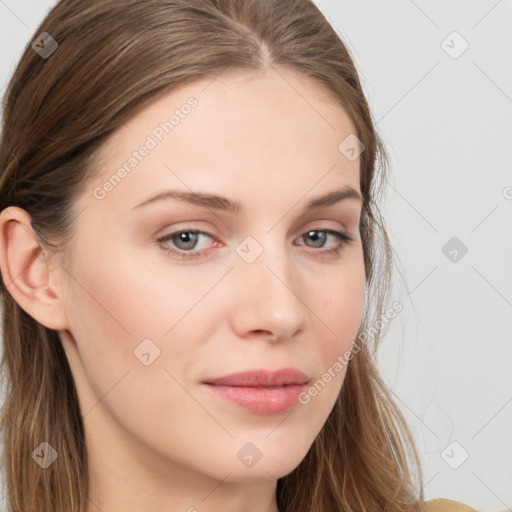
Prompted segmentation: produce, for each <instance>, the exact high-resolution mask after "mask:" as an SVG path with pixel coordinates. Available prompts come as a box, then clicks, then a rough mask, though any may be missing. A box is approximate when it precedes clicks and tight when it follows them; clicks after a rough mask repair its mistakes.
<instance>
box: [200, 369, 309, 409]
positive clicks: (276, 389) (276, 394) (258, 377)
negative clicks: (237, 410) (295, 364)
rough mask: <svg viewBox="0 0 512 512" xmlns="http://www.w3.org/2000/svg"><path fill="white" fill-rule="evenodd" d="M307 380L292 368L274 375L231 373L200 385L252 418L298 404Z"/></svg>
mask: <svg viewBox="0 0 512 512" xmlns="http://www.w3.org/2000/svg"><path fill="white" fill-rule="evenodd" d="M308 382H309V378H308V376H307V375H306V374H305V373H303V372H301V371H300V370H297V369H296V368H283V369H281V370H278V371H269V370H263V369H257V370H249V371H245V372H239V373H233V374H230V375H226V376H224V377H220V378H216V379H206V380H204V381H203V382H202V383H201V384H202V386H203V387H204V388H206V389H208V390H209V391H210V392H212V393H213V394H214V395H215V396H218V397H220V398H223V399H225V400H228V401H230V402H232V403H235V404H237V405H239V406H241V407H244V408H245V409H248V410H249V411H251V412H253V413H255V414H261V415H271V414H279V413H282V412H285V411H287V410H288V409H290V408H291V407H293V406H294V405H296V404H297V403H298V397H299V395H300V393H301V392H302V391H304V389H305V388H306V387H307V383H308Z"/></svg>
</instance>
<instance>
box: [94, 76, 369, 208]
mask: <svg viewBox="0 0 512 512" xmlns="http://www.w3.org/2000/svg"><path fill="white" fill-rule="evenodd" d="M354 132H355V129H354V126H353V124H352V122H351V120H350V118H349V116H348V115H347V113H346V112H345V110H344V109H343V108H342V107H341V105H340V104H339V103H338V102H337V101H336V99H335V98H334V97H333V95H332V94H331V93H330V92H329V91H328V90H327V89H326V88H325V87H323V86H322V85H320V84H318V83H317V82H316V81H314V80H312V79H306V78H305V77H304V76H303V75H302V74H301V73H299V72H297V71H294V70H289V69H283V68H279V69H277V68H275V69H267V70H265V71H258V72H253V71H251V72H233V71H232V72H230V73H226V74H220V75H219V76H216V77H209V78H203V79H200V80H197V81H195V82H191V83H188V84H184V85H181V86H179V87H177V88H176V89H173V90H171V91H168V92H166V93H165V94H164V95H162V96H161V97H160V98H158V99H157V100H155V101H154V102H153V103H151V104H150V105H149V106H147V107H146V108H144V109H143V110H141V111H139V112H138V113H137V114H136V115H135V116H134V117H132V118H131V119H130V120H129V121H128V122H127V123H125V124H124V125H121V127H120V128H119V129H118V130H117V131H116V132H115V133H114V134H112V135H111V136H110V138H109V139H108V140H107V141H106V143H105V144H104V145H103V147H102V148H101V151H100V155H99V156H100V159H99V160H98V173H97V176H96V179H95V182H94V186H95V187H97V186H98V185H99V186H100V187H101V186H103V185H105V184H107V187H106V188H107V189H108V194H107V195H106V197H105V199H107V201H105V202H104V204H105V203H111V205H114V204H115V205H124V206H127V205H129V204H134V203H135V202H137V200H139V199H140V198H142V197H143V196H144V195H148V194H150V193H151V192H154V191H155V190H157V189H159V188H163V187H169V188H177V187H179V188H182V189H184V190H186V189H189V190H200V189H209V190H211V191H212V192H219V191H222V192H224V194H223V195H226V194H225V193H226V190H231V192H232V193H233V194H236V193H239V192H241V191H243V190H244V189H245V190H253V191H257V190H258V189H261V187H262V186H267V187H268V186H274V187H277V189H280V190H281V192H282V193H283V194H284V193H285V192H286V190H285V189H283V187H285V188H288V189H290V188H291V189H294V188H295V189H299V190H300V189H303V190H302V192H303V193H304V192H306V189H307V188H311V187H312V186H313V185H314V183H315V181H318V180H319V179H321V178H322V177H323V176H324V175H325V178H323V179H324V180H327V181H329V180H337V181H336V184H338V185H339V184H340V177H341V178H342V181H341V183H342V184H351V185H352V186H353V187H354V188H357V189H358V188H359V186H358V182H359V160H355V161H351V160H349V159H347V158H346V157H345V156H344V155H343V153H342V152H341V151H340V149H339V146H340V143H341V142H342V141H343V140H344V139H345V138H346V137H347V136H348V135H350V134H353V133H354ZM332 182H333V183H334V182H335V181H332ZM108 183H110V185H108ZM214 189H215V190H214ZM88 192H89V200H90V199H91V197H90V196H91V192H92V190H89V191H88ZM269 192H270V190H269ZM294 194H296V191H294Z"/></svg>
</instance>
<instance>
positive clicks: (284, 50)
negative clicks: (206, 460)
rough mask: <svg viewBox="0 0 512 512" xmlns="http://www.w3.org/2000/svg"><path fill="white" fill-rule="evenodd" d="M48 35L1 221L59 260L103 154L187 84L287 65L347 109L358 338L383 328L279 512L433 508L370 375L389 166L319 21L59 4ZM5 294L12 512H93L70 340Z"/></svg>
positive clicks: (390, 405) (3, 160)
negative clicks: (358, 275)
mask: <svg viewBox="0 0 512 512" xmlns="http://www.w3.org/2000/svg"><path fill="white" fill-rule="evenodd" d="M42 32H47V33H48V34H49V35H50V36H51V37H52V38H53V39H54V40H55V41H56V42H57V44H58V47H57V48H56V49H55V52H54V54H53V55H47V56H46V58H45V57H43V56H42V55H40V54H38V52H36V51H35V50H34V48H33V47H31V45H30V44H28V45H27V47H26V48H25V51H24V53H23V55H22V57H21V59H20V61H19V63H18V65H17V67H16V69H15V72H14V74H13V76H12V79H11V80H10V82H9V84H8V88H7V90H6V94H5V97H4V101H3V125H2V138H1V149H0V173H1V174H0V210H3V209H4V208H6V207H7V206H10V205H14V206H18V207H20V208H23V209H24V210H26V211H27V212H28V213H29V215H30V217H31V221H32V227H33V229H34V232H35V234H36V236H37V238H38V240H39V241H40V243H41V244H42V245H43V244H44V246H45V247H46V248H51V249H52V250H54V251H62V250H64V249H65V246H66V241H68V240H69V237H70V235H71V234H72V231H73V225H74V224H73V223H74V214H73V212H74V211H73V204H74V200H75V199H76V197H77V196H78V195H79V194H80V193H81V192H82V191H83V190H84V187H85V186H86V183H88V180H89V179H90V178H91V177H93V176H94V172H95V171H96V170H97V167H98V160H97V159H96V156H97V153H98V151H99V149H100V147H101V145H102V143H103V142H104V141H105V140H106V138H107V137H108V136H109V135H110V134H111V133H113V132H114V130H116V129H117V128H119V127H120V126H121V125H122V124H123V123H124V122H126V121H127V120H128V119H129V118H131V117H132V116H134V115H135V114H136V113H137V112H138V111H139V110H141V109H142V108H143V107H145V106H147V105H148V104H149V103H150V102H153V101H155V100H156V99H158V98H159V97H160V96H162V95H163V94H166V93H167V92H169V91H170V90H172V89H173V88H175V87H177V86H179V85H182V84H185V83H187V82H192V81H194V80H197V79H199V78H203V77H209V76H212V77H213V76H215V75H217V74H219V73H221V72H223V71H224V70H226V69H227V70H240V71H244V70H247V71H249V70H258V69H263V68H265V67H268V66H287V67H289V68H292V69H294V70H295V71H299V72H301V73H302V74H303V75H305V76H308V77H310V78H312V79H315V80H316V81H317V83H319V84H322V85H323V86H325V87H327V89H328V90H329V91H330V92H331V93H332V95H333V97H334V98H335V99H336V100H337V101H338V102H339V104H340V105H341V106H342V107H343V108H344V109H345V111H346V112H347V114H348V115H349V117H350V119H351V121H352V122H353V124H354V126H355V128H356V133H357V137H358V138H359V139H360V140H361V141H362V143H363V144H364V151H363V152H362V153H361V155H360V188H361V192H362V195H363V199H364V203H363V209H362V216H361V223H360V232H361V237H362V241H363V251H364V262H365V269H366V286H367V294H366V296H365V306H366V307H365V311H364V315H363V321H362V324H361V327H360V334H364V333H366V332H368V329H373V331H372V336H371V340H370V341H371V343H366V342H364V343H362V342H361V343H359V344H357V349H358V350H357V355H355V356H354V357H353V358H351V359H350V361H349V363H348V364H349V366H348V369H347V373H346V376H345V381H344V383H343V387H342V390H341V392H340V395H339V397H338V399H337V402H336V404H335V406H334V408H333V410H332V412H331V414H330V415H329V417H328V419H327V421H326V423H325V425H324V426H323V428H322V430H321V432H320V433H319V435H318V436H317V438H316V439H315V441H314V443H313V445H312V447H311V449H310V450H309V452H308V453H307V455H306V457H305V458H304V459H303V461H302V462H301V463H300V464H299V466H298V467H297V468H296V469H295V470H293V471H292V472H291V473H290V474H288V475H286V476H284V477H283V478H280V479H279V480H278V483H277V503H278V506H279V509H280V511H281V512H332V511H336V510H343V511H345V512H355V511H364V512H377V511H379V512H383V511H393V512H406V511H407V512H411V511H417V510H423V506H424V501H423V493H422V485H421V484H422V472H421V468H420V461H419V457H418V454H417V451H416V449H415V446H414V442H413V438H412V436H411V433H410V431H409V429H408V427H407V425H406V422H405V419H404V417H403V416H402V414H401V412H400V410H399V408H398V407H397V405H396V404H395V402H394V401H393V399H392V396H391V392H390V391H389V390H388V389H387V388H386V385H385V384H384V382H383V381H382V380H381V378H380V376H379V373H378V371H377V369H376V366H375V363H374V356H375V347H376V345H377V343H378V342H379V340H380V339H381V337H382V333H383V329H384V326H383V324H384V323H383V322H380V325H379V318H381V317H382V316H383V314H384V312H385V309H386V308H388V309H389V305H388V300H389V289H390V284H391V274H392V270H393V259H392V249H391V246H390V242H389V239H388V236H387V233H386V229H385V227H384V222H383V219H382V216H381V214H380V213H379V208H378V204H379V202H380V197H381V194H382V191H383V187H384V185H385V183H386V175H387V172H388V171H387V168H388V166H389V163H388V157H387V156H386V151H385V148H384V146H383V143H382V141H381V139H380V138H379V136H378V134H377V133H376V131H375V127H374V123H373V120H372V116H371V112H370V109H369V106H368V104H367V101H366V98H365V96H364V93H363V90H362V87H361V84H360V81H359V77H358V73H357V71H356V69H355V67H354V64H353V61H352V58H351V56H350V54H349V52H348V51H347V48H346V47H345V45H344V44H343V42H342V41H341V40H340V38H339V36H338V35H337V34H336V32H335V31H334V30H333V28H332V27H331V25H330V24H329V23H328V22H327V20H326V19H325V17H324V16H323V15H322V13H321V12H320V11H319V10H318V8H317V7H316V6H315V5H314V4H313V3H312V2H311V1H310V0H145V1H141V0H102V1H93V2H83V1H81V0H61V1H60V2H59V3H57V5H55V7H54V8H53V9H52V10H51V11H50V13H49V14H48V16H47V17H46V18H45V19H44V20H43V22H42V23H41V25H40V26H39V27H38V28H37V30H36V32H35V34H34V36H33V38H32V40H35V39H36V36H38V35H39V34H41V33H42ZM44 37H47V36H44ZM46 41H47V44H49V43H48V41H50V40H49V39H47V40H46ZM43 46H45V45H44V44H40V47H43ZM340 142H341V141H340ZM1 292H2V296H3V308H4V309H3V339H4V353H3V359H2V370H3V371H4V372H5V374H6V375H5V376H4V379H5V381H6V382H7V386H6V399H5V405H4V409H3V413H2V417H1V419H0V421H1V424H0V427H1V429H2V433H3V441H4V453H3V465H4V467H5V471H6V483H7V492H8V500H9V503H10V506H11V508H12V512H70V511H74V512H84V511H86V510H87V508H88V485H89V480H88V463H87V447H86V445H85V440H84V428H83V423H82V418H81V412H80V407H79V403H78V398H77V393H76V389H75V385H74V380H73V376H72V373H71V371H70V368H69V365H68V361H67V358H66V355H65V352H64V350H63V348H62V346H61V342H60V339H59V336H58V333H57V332H56V331H54V330H52V329H48V328H46V327H45V326H43V325H41V324H39V323H38V322H36V321H35V320H34V319H33V318H32V317H31V316H29V315H28V314H27V313H26V312H25V311H24V310H23V309H22V308H21V307H20V306H19V305H18V304H17V303H16V302H15V301H14V300H13V298H12V296H11V295H10V294H9V293H8V291H7V288H6V286H5V283H4V282H2V283H1ZM358 339H360V340H365V339H366V338H364V337H361V338H358ZM43 440H44V441H46V442H48V443H49V444H50V445H51V446H52V447H53V448H54V449H55V450H56V451H57V452H58V454H59V456H58V458H57V460H56V461H55V462H54V463H53V464H52V465H51V466H50V467H49V468H48V469H44V470H43V469H41V467H40V466H39V465H38V464H35V463H34V460H32V457H31V454H32V453H33V451H34V449H35V448H36V447H37V446H39V445H40V444H41V442H42V441H43ZM415 479H416V481H415Z"/></svg>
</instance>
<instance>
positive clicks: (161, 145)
mask: <svg viewBox="0 0 512 512" xmlns="http://www.w3.org/2000/svg"><path fill="white" fill-rule="evenodd" d="M354 132H355V130H354V128H353V125H352V124H351V122H350V120H349V118H348V116H347V114H346V113H345V111H344V110H343V109H342V108H341V107H340V106H337V105H336V103H335V102H334V100H333V99H331V98H330V97H328V96H327V93H326V92H325V91H324V90H323V89H320V88H319V86H318V85H316V84H312V83H310V82H307V81H306V80H305V79H304V78H302V77H301V75H298V74H295V72H292V71H289V70H284V69H280V70H279V72H277V71H274V70H268V71H266V72H265V73H258V74H254V73H253V74H247V73H232V74H229V75H220V76H219V77H218V78H217V79H211V78H209V79H205V80H201V81H198V82H195V83H193V84H191V85H190V84H189V85H186V86H182V87H180V88H179V89H176V90H174V91H172V92H171V93H169V94H166V95H165V96H164V97H162V98H161V99H159V100H158V101H156V102H154V103H153V104H151V105H150V106H149V107H148V108H145V109H144V110H142V111H141V112H140V113H138V114H137V115H136V116H135V117H134V118H133V119H132V120H131V121H130V122H129V123H127V124H126V125H125V126H123V127H121V128H120V129H119V130H118V131H117V132H115V133H114V134H113V136H111V138H110V139H109V140H108V141H107V143H106V144H105V145H104V146H103V148H102V160H101V161H100V168H99V171H98V175H97V176H96V179H95V180H94V183H92V184H91V185H90V186H88V187H87V189H86V190H85V191H84V193H83V194H82V195H81V196H80V198H79V199H78V201H77V202H76V203H75V209H76V211H77V212H78V217H77V220H76V230H75V232H74V236H73V239H72V240H71V244H70V246H69V248H70V251H71V252H72V255H73V257H72V258H69V257H68V259H67V260H64V261H63V267H60V268H57V269H56V270H55V272H62V275H63V276H64V277H65V279H66V283H65V286H63V287H62V291H63V306H64V309H65V312H66V318H67V320H68V325H67V326H66V328H65V329H62V330H60V331H59V334H60V336H61V339H62V341H63V344H64V347H65V350H66V353H67V356H68V358H69V361H70V364H71V368H72V371H73V375H74V378H75V381H76V385H77V390H78V394H79V398H80V403H81V408H82V414H83V418H84V424H85V429H86V436H87V442H88V446H89V452H90V464H91V465H92V467H95V468H96V472H95V475H97V476H98V478H101V474H102V472H106V471H107V470H108V471H114V470H115V468H116V467H118V468H122V470H125V469H126V468H130V470H133V471H134V473H136V472H137V471H145V472H147V473H154V474H155V475H159V476H160V477H161V478H162V479H163V478H168V474H169V473H168V472H169V470H173V471H174V470H176V469H178V468H180V470H184V471H185V470H186V471H187V472H188V474H191V473H190V471H192V472H194V473H199V474H202V475H206V476H208V477H210V478H213V479H216V480H224V479H227V480H228V481H233V482H249V481H251V482H257V481H265V480H270V479H277V478H280V477H282V476H284V475H286V474H287V473H289V472H291V471H292V470H293V469H294V468H295V467H296V466H297V465H298V464H299V463H300V461H301V460H302V459H303V458H304V456H305V455H306V453H307V451H308V450H309V448H310V446H311V444H312V443H313V441H314V439H315V437H316V436H317V434H318V433H319V431H320V429H321V428H322V426H323V424H324V422H325V421H326V419H327V417H328V415H329V413H330V412H331V410H332V408H333V406H334V403H335V401H336V398H337V396H338V394H339V392H340V389H341V386H342V383H343V379H344V375H345V370H346V368H345V367H343V369H341V370H340V368H339V364H338V365H336V364H335V363H336V361H337V360H338V356H342V355H343V354H344V353H346V351H347V350H349V349H350V347H351V344H352V342H353V340H354V339H355V337H356V335H357V333H358V329H359V326H360V323H361V318H362V311H363V299H364V286H365V282H364V263H363V252H362V245H361V238H360V234H359V229H358V226H359V219H360V213H361V201H360V200H359V199H357V197H346V198H344V199H340V198H339V197H338V200H337V201H324V202H323V204H317V205H316V207H315V205H314V204H313V205H312V207H310V208H308V204H309V203H310V202H311V201H313V200H314V199H317V198H320V197H325V196H328V195H329V194H333V193H336V192H340V191H343V190H347V189H348V188H349V187H350V188H352V189H354V190H355V191H356V192H359V193H360V187H359V159H358V158H356V157H357V151H358V148H356V150H355V152H354V151H350V148H349V146H350V144H352V147H353V148H355V146H354V144H353V137H354V136H353V135H352V136H351V137H349V139H347V140H346V141H345V139H346V138H347V137H348V136H349V135H351V134H353V133H354ZM344 141H345V142H344ZM340 144H341V146H340ZM144 148H146V149H144ZM347 148H348V149H347ZM354 154H355V156H354ZM123 166H124V170H123ZM170 191H173V192H175V193H180V194H183V196H182V197H181V199H180V197H179V196H175V197H171V195H170V194H169V195H167V196H165V195H162V196H161V198H160V199H157V200H154V201H150V198H152V197H153V196H155V195H156V194H167V193H169V192H170ZM192 194H198V196H197V197H196V198H195V199H194V196H193V195H192ZM213 196H221V197H222V199H221V198H220V197H219V198H214V197H213ZM186 198H188V200H187V199H186ZM331 199H332V197H331ZM320 203H322V201H320ZM232 204H234V205H236V206H237V208H234V207H233V208H232V207H231V206H230V205H232ZM197 232H199V233H197ZM336 232H346V233H347V234H348V235H349V236H350V237H351V238H352V239H353V240H352V241H350V242H348V243H346V242H345V244H344V245H341V246H340V244H343V242H344V239H343V238H339V237H338V236H337V235H336ZM176 233H181V235H178V234H176ZM65 269H66V270H67V272H64V270H65ZM290 368H293V369H296V370H297V371H300V372H302V373H303V374H304V375H305V377H306V379H307V380H308V383H307V384H304V385H302V386H300V385H299V384H300V382H304V381H300V382H299V381H298V380H297V378H296V376H294V375H293V374H289V380H288V381H279V380H274V381H272V380H269V381H264V380H262V381H257V380H250V379H249V380H246V381H244V380H243V379H240V378H235V380H233V381H230V382H228V384H229V385H226V386H221V385H219V384H217V385H213V384H205V382H211V381H213V380H215V379H219V378H221V377H224V376H227V375H231V374H234V373H239V372H249V371H253V370H262V371H263V370H266V371H270V372H275V371H278V370H281V369H290ZM329 370H330V376H331V378H330V379H328V378H326V377H325V376H324V379H323V380H322V376H323V375H324V374H325V372H329ZM319 379H320V381H321V382H322V384H321V385H318V383H317V387H316V393H315V391H314V390H313V391H312V392H311V393H309V391H308V390H310V389H311V388H312V387H314V384H315V382H317V381H318V380H319ZM298 382H299V383H298ZM265 383H266V384H267V385H268V384H281V385H282V384H286V383H288V385H287V386H285V387H281V388H280V389H276V388H274V389H269V388H268V387H267V388H266V389H265V387H264V386H263V385H264V384H265ZM293 383H295V385H292V384H293ZM243 384H245V386H243ZM299 393H301V395H300V396H299ZM299 398H300V400H299ZM149 461H150V462H149ZM107 468H108V469H107ZM136 468H138V469H136ZM184 485H185V484H184Z"/></svg>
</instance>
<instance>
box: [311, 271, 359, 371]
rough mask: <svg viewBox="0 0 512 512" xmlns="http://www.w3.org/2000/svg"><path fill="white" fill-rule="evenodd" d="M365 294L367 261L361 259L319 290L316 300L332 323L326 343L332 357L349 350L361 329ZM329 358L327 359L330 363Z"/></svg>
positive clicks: (321, 313) (323, 316)
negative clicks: (364, 262)
mask: <svg viewBox="0 0 512 512" xmlns="http://www.w3.org/2000/svg"><path fill="white" fill-rule="evenodd" d="M364 294H365V271H364V264H363V263H362V261H361V262H359V261H357V262H354V264H351V265H350V266H347V267H346V268H345V269H343V271H342V272H340V274H339V276H338V277H337V278H336V279H330V280H329V281H328V283H327V284H325V283H324V287H323V292H320V291H318V293H317V294H313V297H314V296H315V295H317V296H318V300H316V301H314V302H313V303H314V304H315V307H316V308H317V309H318V311H315V312H316V313H317V315H318V316H319V318H321V319H322V320H323V322H324V323H325V324H326V325H327V326H328V327H329V329H330V331H329V330H326V332H328V333H329V332H331V334H333V335H332V336H326V337H325V340H324V341H325V343H324V344H323V345H322V346H323V349H324V355H325V356H328V357H329V361H331V360H332V359H335V358H336V357H337V355H339V354H340V353H342V352H345V351H346V350H348V349H349V348H350V346H351V344H352V342H353V340H354V339H355V337H356V336H357V333H358V331H359V328H360V325H361V321H362V316H363V309H364ZM329 361H325V360H324V363H329Z"/></svg>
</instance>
